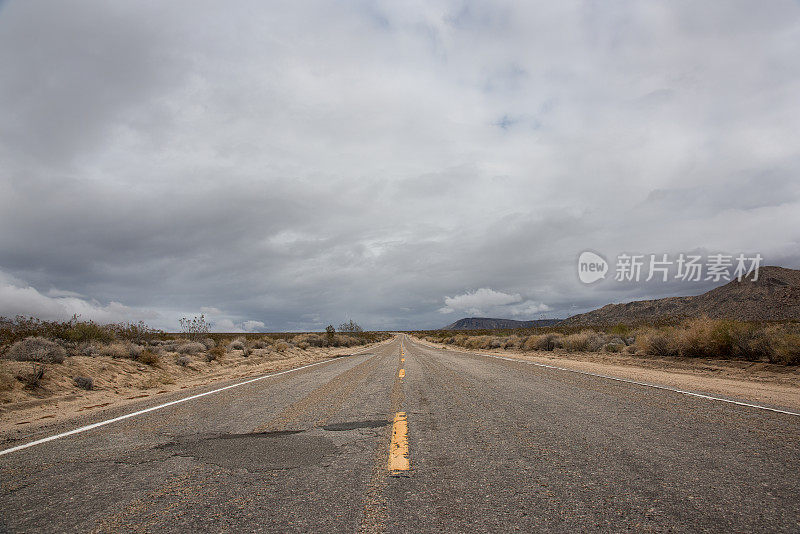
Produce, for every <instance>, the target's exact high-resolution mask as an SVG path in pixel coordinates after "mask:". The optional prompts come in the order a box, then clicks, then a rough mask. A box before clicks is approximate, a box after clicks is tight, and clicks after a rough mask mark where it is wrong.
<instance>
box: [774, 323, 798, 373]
mask: <svg viewBox="0 0 800 534" xmlns="http://www.w3.org/2000/svg"><path fill="white" fill-rule="evenodd" d="M771 337H772V346H773V347H774V351H773V352H772V353H771V354H770V361H771V362H773V363H782V364H784V365H798V364H800V335H799V334H797V333H792V332H785V331H784V332H780V333H775V334H773V335H772V336H771Z"/></svg>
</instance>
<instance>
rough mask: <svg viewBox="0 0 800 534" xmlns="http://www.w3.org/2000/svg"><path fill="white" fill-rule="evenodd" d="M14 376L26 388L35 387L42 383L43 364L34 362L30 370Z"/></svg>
mask: <svg viewBox="0 0 800 534" xmlns="http://www.w3.org/2000/svg"><path fill="white" fill-rule="evenodd" d="M16 378H17V380H19V381H20V382H22V383H23V384H24V387H25V388H26V389H36V388H38V387H40V386H41V385H42V379H43V378H44V365H43V364H40V363H34V364H33V366H32V367H31V370H30V372H27V373H21V374H18V375H17V376H16Z"/></svg>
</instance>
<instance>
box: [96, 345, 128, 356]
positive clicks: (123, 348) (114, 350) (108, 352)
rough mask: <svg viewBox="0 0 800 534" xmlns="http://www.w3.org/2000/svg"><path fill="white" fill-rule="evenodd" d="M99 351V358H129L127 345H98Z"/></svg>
mask: <svg viewBox="0 0 800 534" xmlns="http://www.w3.org/2000/svg"><path fill="white" fill-rule="evenodd" d="M99 351H100V355H101V356H108V357H110V358H130V356H131V354H130V350H129V349H128V344H127V343H109V344H106V345H100V347H99Z"/></svg>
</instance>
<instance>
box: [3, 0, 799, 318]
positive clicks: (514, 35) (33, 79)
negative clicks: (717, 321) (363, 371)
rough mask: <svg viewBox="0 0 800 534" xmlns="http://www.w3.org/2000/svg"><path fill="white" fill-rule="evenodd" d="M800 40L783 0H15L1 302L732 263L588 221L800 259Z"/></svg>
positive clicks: (276, 305) (660, 286)
mask: <svg viewBox="0 0 800 534" xmlns="http://www.w3.org/2000/svg"><path fill="white" fill-rule="evenodd" d="M798 49H800V4H798V3H797V2H794V1H780V0H775V1H770V2H766V3H758V4H756V3H753V2H750V1H726V2H692V1H688V0H687V1H670V2H667V1H664V2H648V1H642V0H635V1H633V0H632V1H618V2H599V1H582V2H571V1H563V2H561V1H559V2H508V3H507V2H491V3H489V2H470V1H443V2H436V1H434V2H429V1H425V2H422V1H420V2H408V3H406V2H393V1H388V0H387V1H385V2H381V1H346V2H345V1H341V2H333V1H331V2H263V1H253V2H245V1H242V2H238V1H237V2H203V1H200V2H198V1H194V0H193V1H191V2H179V1H173V2H155V1H153V2H145V1H143V2H107V1H104V0H103V1H101V0H98V1H96V2H91V1H77V2H68V3H67V2H58V1H53V2H40V1H34V0H25V1H13V0H12V1H7V2H0V315H16V314H28V315H37V316H40V317H46V318H56V319H59V318H61V319H66V318H68V317H69V316H70V315H71V314H72V313H80V314H81V316H82V317H83V318H88V319H95V320H98V321H104V322H105V321H124V320H139V319H143V320H145V321H147V322H148V323H149V324H151V325H154V326H157V327H161V328H165V329H169V330H176V329H177V328H178V323H177V318H178V317H180V316H181V315H194V314H199V313H201V312H203V313H205V314H206V316H208V317H211V319H212V320H213V321H214V322H215V324H216V328H217V329H218V330H229V331H231V330H264V331H279V330H314V329H320V328H324V327H325V325H327V324H328V323H334V324H339V323H340V322H342V321H344V320H345V319H347V318H351V317H352V318H353V319H355V320H356V321H358V322H360V323H361V324H362V325H363V326H365V327H368V328H387V329H388V328H431V327H440V326H442V325H444V324H447V323H449V322H452V321H454V320H456V319H458V318H460V317H463V316H468V315H486V316H495V317H509V318H518V319H530V318H540V317H542V316H546V317H564V316H567V315H570V314H573V313H576V312H578V311H583V310H586V309H589V308H593V307H596V306H600V305H603V304H605V303H608V302H618V301H625V300H631V299H639V298H647V297H658V296H666V295H676V294H694V293H700V292H703V291H705V290H706V289H708V288H710V287H712V286H714V285H716V284H714V283H712V282H709V281H705V280H702V281H700V282H695V283H681V282H679V281H674V280H672V281H670V282H668V283H650V284H644V283H639V284H635V283H622V282H616V281H614V280H612V279H611V277H608V278H606V279H605V280H601V281H599V282H598V283H595V284H592V285H584V284H582V283H581V282H580V281H579V280H578V276H577V269H576V262H577V257H578V255H579V254H580V253H581V252H582V251H584V250H593V251H595V252H597V253H599V254H601V255H602V256H604V257H606V258H609V261H610V262H613V261H614V258H616V256H617V255H618V254H620V253H623V252H627V253H641V254H650V253H658V254H662V253H667V254H671V255H677V254H679V253H690V252H694V253H698V254H711V253H717V252H719V253H726V254H738V253H746V254H755V253H760V254H761V255H762V256H763V257H764V258H765V261H764V263H767V264H778V265H783V266H786V267H800V247H799V246H798V244H799V243H798V241H800V143H798V132H799V131H800V98H798V95H800V61H798ZM611 269H612V270H613V269H614V267H613V265H612V267H611Z"/></svg>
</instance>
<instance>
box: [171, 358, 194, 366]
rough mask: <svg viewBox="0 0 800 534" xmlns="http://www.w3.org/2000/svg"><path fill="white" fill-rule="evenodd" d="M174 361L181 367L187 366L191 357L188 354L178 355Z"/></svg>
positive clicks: (190, 361)
mask: <svg viewBox="0 0 800 534" xmlns="http://www.w3.org/2000/svg"><path fill="white" fill-rule="evenodd" d="M175 363H177V364H178V365H180V366H181V367H188V366H189V364H190V363H192V359H191V358H190V357H188V356H178V359H177V360H175Z"/></svg>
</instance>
